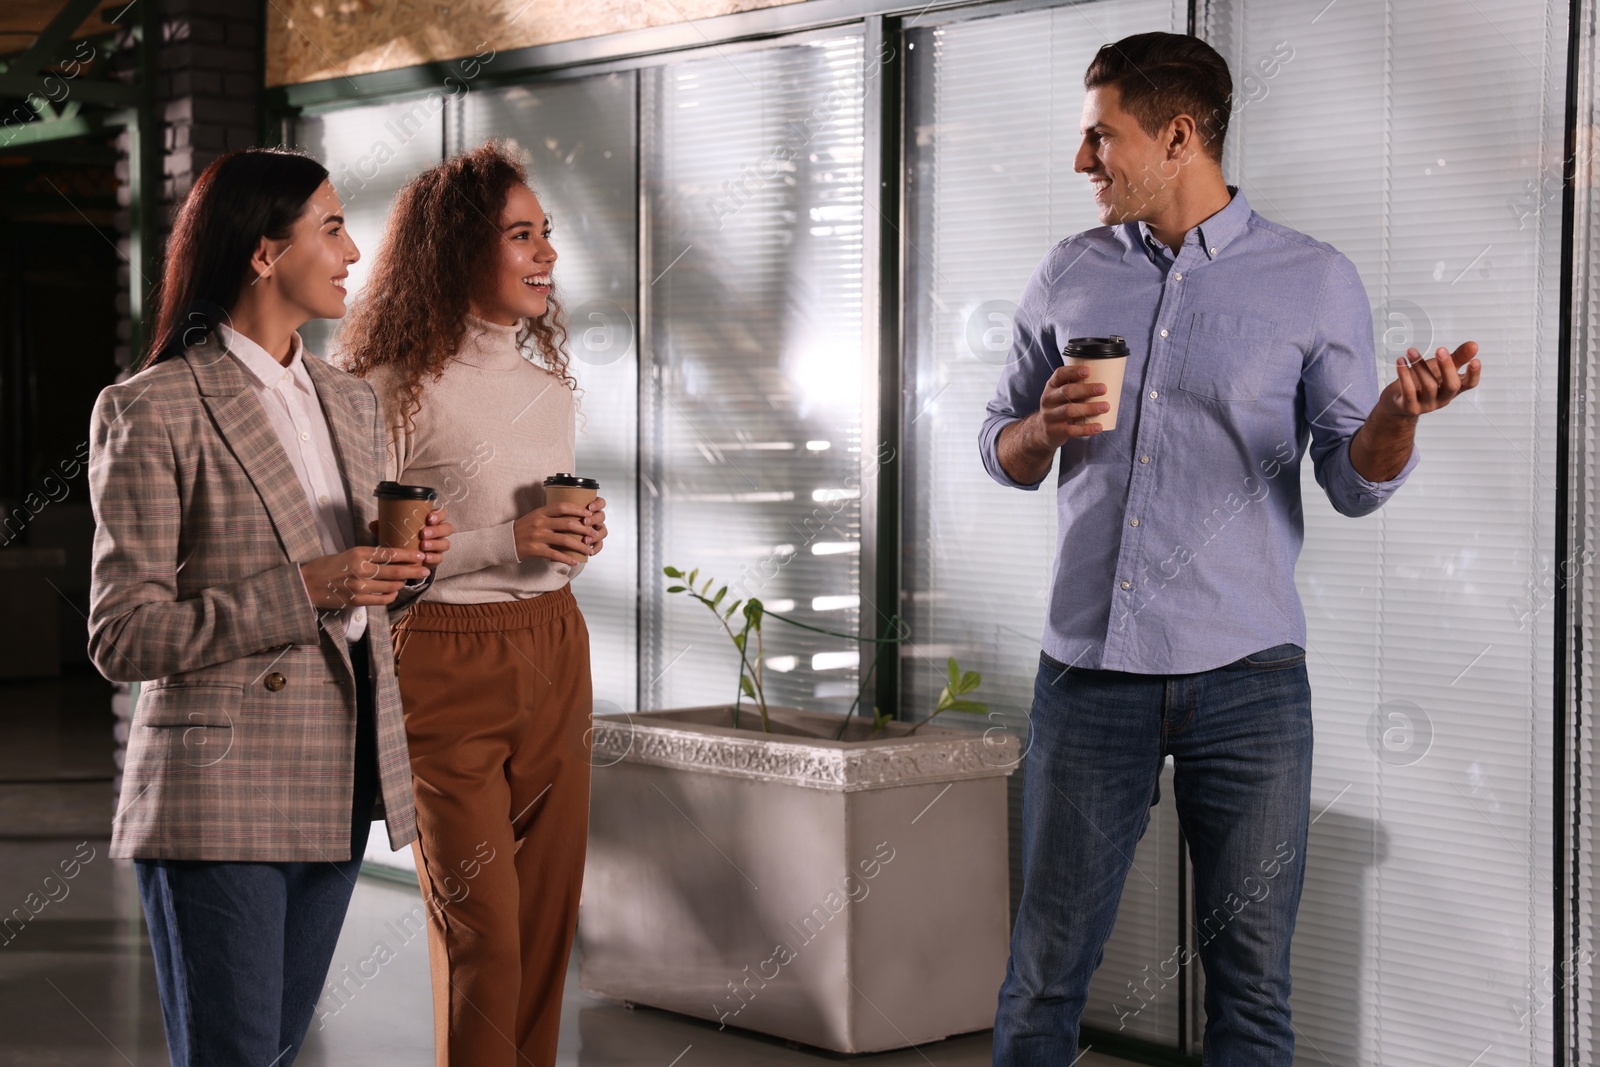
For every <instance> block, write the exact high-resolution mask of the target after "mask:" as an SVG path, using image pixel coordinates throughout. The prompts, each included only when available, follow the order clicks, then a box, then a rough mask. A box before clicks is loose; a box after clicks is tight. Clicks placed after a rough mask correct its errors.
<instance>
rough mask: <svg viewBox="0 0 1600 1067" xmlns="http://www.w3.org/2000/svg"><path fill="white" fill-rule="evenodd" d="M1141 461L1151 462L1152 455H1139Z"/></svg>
mask: <svg viewBox="0 0 1600 1067" xmlns="http://www.w3.org/2000/svg"><path fill="white" fill-rule="evenodd" d="M1139 462H1140V463H1149V462H1150V457H1149V456H1140V457H1139Z"/></svg>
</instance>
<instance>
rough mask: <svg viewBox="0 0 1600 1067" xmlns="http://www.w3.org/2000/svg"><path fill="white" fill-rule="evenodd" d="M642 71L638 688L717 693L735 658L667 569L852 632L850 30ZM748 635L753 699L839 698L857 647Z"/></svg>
mask: <svg viewBox="0 0 1600 1067" xmlns="http://www.w3.org/2000/svg"><path fill="white" fill-rule="evenodd" d="M643 78H644V82H645V89H646V91H645V93H644V94H643V97H642V101H643V129H642V143H641V153H642V154H641V158H642V160H643V166H642V168H641V172H642V174H643V176H644V182H645V198H644V199H645V208H644V210H645V226H646V234H647V243H648V251H647V254H646V257H645V263H646V268H645V278H644V281H645V290H646V293H647V296H646V299H647V307H646V309H645V321H646V330H647V334H646V342H645V349H644V350H645V353H646V365H645V368H646V369H645V375H646V376H645V380H644V385H643V388H642V390H641V393H642V410H641V413H640V414H641V424H642V430H641V436H642V442H641V450H642V458H641V463H642V466H643V472H642V473H643V477H642V485H641V493H640V496H641V501H642V509H641V516H640V519H641V524H642V529H641V534H642V536H643V537H644V539H645V541H644V544H645V552H644V553H643V557H642V558H643V560H644V561H645V565H644V566H643V567H642V571H641V589H640V591H641V605H642V610H641V671H642V675H641V683H642V684H641V693H642V698H643V700H644V705H643V706H645V707H672V706H690V705H697V704H724V703H731V702H732V700H733V698H734V695H735V693H736V686H737V684H738V663H739V660H738V653H737V652H736V651H735V649H734V648H733V647H732V645H731V643H730V642H729V640H728V638H727V636H726V635H725V634H723V633H722V631H721V628H720V627H719V626H718V624H717V622H716V620H715V619H713V618H712V616H711V613H710V612H709V611H707V610H706V609H705V608H704V607H703V606H702V605H700V604H697V603H694V602H691V601H689V600H688V599H687V598H685V597H683V596H674V595H668V594H666V593H665V592H664V589H665V582H664V579H663V577H662V567H663V566H665V565H674V566H678V567H682V568H683V569H684V570H686V571H687V570H689V569H691V568H698V569H699V570H700V571H701V572H702V574H703V575H707V576H715V577H716V579H717V581H718V584H719V585H720V584H722V583H728V584H729V586H730V591H729V593H728V595H727V602H729V603H731V602H732V601H733V600H734V599H735V598H748V597H750V596H756V597H759V598H760V599H761V600H762V601H763V602H764V603H765V604H766V606H767V607H768V609H770V610H773V611H777V612H780V613H782V614H786V615H793V616H796V617H798V618H799V619H801V620H802V621H804V622H807V623H809V624H811V625H813V626H817V627H821V628H825V629H828V630H834V631H837V632H839V633H845V634H854V633H858V632H859V623H858V618H859V612H860V608H859V602H858V598H859V596H860V593H861V590H860V552H861V535H860V503H859V493H860V488H861V485H862V468H863V457H862V455H861V385H860V382H861V284H862V282H861V278H862V266H861V265H862V216H861V213H862V196H863V188H862V181H863V176H862V137H863V110H862V104H861V99H862V82H863V49H862V38H861V36H860V34H859V32H851V33H841V34H831V35H824V36H821V37H813V38H808V39H806V40H804V41H803V42H800V43H796V44H792V45H782V46H778V47H772V48H764V49H761V50H759V51H742V50H719V51H718V53H717V54H715V55H712V56H706V57H699V58H693V59H690V60H686V61H684V62H681V63H675V64H671V65H667V66H663V67H658V68H655V69H654V70H651V71H648V72H646V73H645V74H644V75H643ZM702 581H703V579H702ZM712 591H713V592H714V591H715V587H713V590H712ZM764 631H765V642H766V645H765V650H766V656H767V659H766V669H765V675H766V688H767V698H768V702H769V703H770V704H788V705H801V706H805V707H809V708H820V709H837V710H840V711H843V710H844V709H845V708H847V707H848V706H849V705H850V702H851V700H852V698H853V696H854V694H855V691H856V684H857V678H858V667H857V665H856V657H857V655H858V653H859V648H860V646H859V645H858V644H857V643H856V642H854V641H853V640H846V639H839V638H832V637H826V636H823V635H819V634H814V633H810V632H806V631H801V630H797V629H794V628H792V627H787V626H784V625H783V624H781V623H778V622H775V621H771V620H769V621H768V622H767V623H766V625H765V627H764Z"/></svg>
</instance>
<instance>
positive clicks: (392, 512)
mask: <svg viewBox="0 0 1600 1067" xmlns="http://www.w3.org/2000/svg"><path fill="white" fill-rule="evenodd" d="M373 495H375V496H376V497H377V498H378V544H379V545H380V546H381V547H383V548H403V549H407V550H409V551H411V552H421V551H422V528H423V527H424V526H426V525H428V512H430V511H432V510H433V509H434V508H435V507H437V506H438V501H439V494H437V493H435V492H434V491H433V488H432V487H431V486H426V485H401V484H400V483H399V482H379V483H378V490H377V492H376V493H375V494H373Z"/></svg>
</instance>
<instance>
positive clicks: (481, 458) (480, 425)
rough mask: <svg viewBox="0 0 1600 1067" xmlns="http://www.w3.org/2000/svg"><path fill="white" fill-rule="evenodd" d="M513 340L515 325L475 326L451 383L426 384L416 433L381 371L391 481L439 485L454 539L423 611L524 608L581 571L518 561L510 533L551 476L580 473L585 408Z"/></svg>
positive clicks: (375, 379) (378, 385)
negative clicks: (400, 415)
mask: <svg viewBox="0 0 1600 1067" xmlns="http://www.w3.org/2000/svg"><path fill="white" fill-rule="evenodd" d="M516 338H517V327H515V326H497V325H495V324H494V323H491V322H485V321H483V320H482V319H478V318H473V317H471V316H469V317H468V319H467V330H466V336H465V337H464V338H463V339H462V342H461V349H460V351H459V352H457V353H456V356H455V358H454V359H452V360H451V361H450V363H449V364H447V365H446V367H445V372H444V377H442V378H440V379H439V380H438V381H437V382H435V381H432V380H430V379H428V378H427V377H424V378H423V382H422V394H421V396H420V398H419V399H420V400H421V403H422V408H421V410H420V411H418V412H416V413H415V415H414V416H413V427H412V429H411V431H410V432H407V431H406V429H405V427H403V426H396V425H395V421H394V411H395V410H396V408H395V405H396V403H397V401H396V398H395V396H394V391H393V388H394V381H395V376H394V374H393V371H392V370H391V369H390V368H388V367H380V368H379V369H378V370H377V371H376V372H374V374H373V376H372V385H373V388H374V389H376V390H377V393H378V396H379V397H380V398H382V400H383V403H384V406H385V409H386V411H387V412H388V416H389V417H388V420H387V421H388V425H389V428H390V429H389V433H390V437H389V457H388V463H387V466H386V468H385V474H384V476H385V477H386V478H390V479H393V480H394V481H397V482H402V483H404V484H406V485H430V486H432V487H433V488H434V489H435V490H437V491H438V493H439V498H440V500H441V501H442V502H443V504H444V506H445V507H447V508H448V509H449V516H450V522H451V523H453V524H454V525H455V528H456V532H455V533H454V534H452V535H451V536H450V551H448V552H446V553H445V556H444V560H443V561H442V562H441V563H440V564H439V570H438V572H437V574H436V575H435V577H434V581H433V585H432V586H430V587H429V589H428V591H427V592H426V593H424V594H423V595H422V599H423V600H432V601H436V602H439V603H443V604H483V603H487V602H489V601H500V600H523V599H526V598H528V597H535V596H538V595H539V594H541V593H548V592H551V591H553V590H556V589H560V588H561V587H562V586H564V585H566V584H567V582H568V580H569V579H571V578H572V577H573V576H574V575H576V574H577V573H578V572H579V571H581V570H582V569H583V567H584V565H583V564H582V563H579V564H576V565H570V564H566V563H555V562H553V561H551V560H545V559H529V560H524V561H520V562H519V561H518V559H517V548H516V535H515V534H514V533H513V531H512V526H513V524H514V523H515V522H516V520H517V519H518V518H519V517H521V516H522V515H525V514H527V513H528V512H529V511H532V510H533V509H534V508H537V507H542V506H543V505H544V502H545V500H544V480H545V478H546V477H548V476H549V475H551V474H555V473H557V472H560V471H571V470H572V469H573V436H574V431H575V427H574V412H575V411H576V408H577V403H576V400H575V399H574V397H573V393H572V390H571V389H569V388H567V386H566V385H565V384H564V383H563V382H562V381H561V380H560V379H559V378H557V377H556V376H555V375H554V374H551V373H550V372H549V371H547V370H544V369H543V368H542V367H539V366H538V365H536V364H534V363H532V362H530V361H529V360H528V359H526V358H525V357H524V356H523V355H522V353H521V352H520V351H519V350H518V348H517V343H516Z"/></svg>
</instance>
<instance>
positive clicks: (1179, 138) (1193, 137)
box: [1167, 115, 1201, 159]
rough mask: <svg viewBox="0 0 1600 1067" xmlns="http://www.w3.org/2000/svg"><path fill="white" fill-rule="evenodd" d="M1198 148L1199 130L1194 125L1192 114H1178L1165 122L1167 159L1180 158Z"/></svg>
mask: <svg viewBox="0 0 1600 1067" xmlns="http://www.w3.org/2000/svg"><path fill="white" fill-rule="evenodd" d="M1200 150H1201V148H1200V131H1199V130H1198V129H1197V128H1196V127H1195V123H1194V118H1193V117H1192V116H1189V115H1178V116H1177V117H1176V118H1174V119H1173V120H1172V121H1171V122H1169V123H1167V158H1168V159H1181V158H1183V157H1184V156H1186V155H1188V154H1189V153H1191V152H1198V151H1200Z"/></svg>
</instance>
